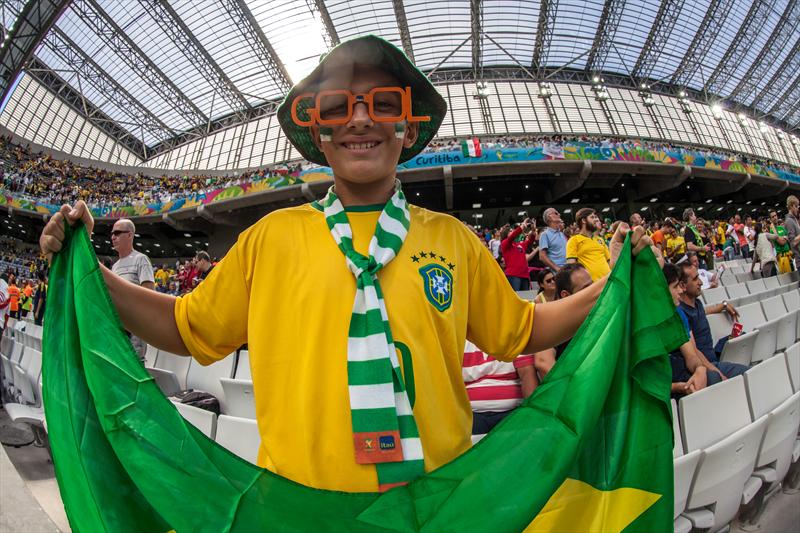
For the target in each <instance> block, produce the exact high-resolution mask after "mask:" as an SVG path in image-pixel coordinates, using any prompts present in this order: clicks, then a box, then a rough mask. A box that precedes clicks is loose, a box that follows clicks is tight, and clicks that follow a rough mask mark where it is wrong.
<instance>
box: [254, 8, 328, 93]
mask: <svg viewBox="0 0 800 533" xmlns="http://www.w3.org/2000/svg"><path fill="white" fill-rule="evenodd" d="M309 5H313V2H306V0H250V1H248V2H247V6H248V7H249V8H250V11H251V12H252V13H253V16H254V17H255V18H256V20H257V21H258V24H259V25H260V26H261V29H262V30H263V31H264V34H265V35H266V36H267V40H269V42H270V44H271V45H272V47H273V48H274V49H275V52H276V53H277V54H278V57H280V58H281V59H282V60H283V64H284V66H285V67H286V70H287V71H288V72H289V75H290V76H291V78H292V79H293V80H294V81H295V82H297V81H300V80H301V79H302V78H303V77H305V76H306V74H308V73H309V72H311V70H313V68H314V67H315V66H316V65H317V63H319V56H320V55H322V54H323V53H325V52H326V51H327V46H326V45H325V38H324V34H325V31H326V30H325V27H324V25H323V24H322V20H321V19H320V17H319V14H318V13H316V12H312V11H311V9H310V8H309Z"/></svg>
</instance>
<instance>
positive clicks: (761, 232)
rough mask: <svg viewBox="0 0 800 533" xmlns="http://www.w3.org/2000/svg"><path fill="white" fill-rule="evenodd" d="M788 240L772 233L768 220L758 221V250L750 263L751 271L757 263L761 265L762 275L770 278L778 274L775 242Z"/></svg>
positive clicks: (756, 236)
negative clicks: (768, 226)
mask: <svg viewBox="0 0 800 533" xmlns="http://www.w3.org/2000/svg"><path fill="white" fill-rule="evenodd" d="M781 241H783V243H785V242H786V239H784V238H783V237H778V236H777V235H775V234H774V233H770V232H769V229H768V228H767V223H766V222H758V223H756V235H755V243H756V250H755V253H754V254H753V262H752V263H750V272H753V270H755V268H756V263H759V264H760V265H761V277H762V278H770V277H772V276H776V275H777V274H778V265H777V260H778V259H777V256H776V255H775V246H774V243H775V242H781Z"/></svg>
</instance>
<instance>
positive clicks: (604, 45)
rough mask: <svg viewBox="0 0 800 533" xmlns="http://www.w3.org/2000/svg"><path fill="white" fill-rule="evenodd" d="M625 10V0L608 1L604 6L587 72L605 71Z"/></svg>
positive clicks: (587, 61)
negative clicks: (604, 67)
mask: <svg viewBox="0 0 800 533" xmlns="http://www.w3.org/2000/svg"><path fill="white" fill-rule="evenodd" d="M624 10H625V0H606V3H605V4H604V5H603V13H602V14H601V15H600V23H599V24H598V25H597V33H595V35H594V41H593V42H592V48H591V51H590V52H589V57H588V59H587V60H586V70H587V71H589V72H598V71H601V70H603V66H605V63H606V59H607V58H608V54H609V52H610V50H611V46H612V45H613V43H614V35H616V33H617V28H618V27H619V22H620V20H622V13H623V11H624ZM623 64H624V63H623Z"/></svg>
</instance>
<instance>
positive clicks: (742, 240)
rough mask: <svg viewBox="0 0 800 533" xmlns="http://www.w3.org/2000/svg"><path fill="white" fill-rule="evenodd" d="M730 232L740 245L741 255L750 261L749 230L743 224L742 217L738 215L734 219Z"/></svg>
mask: <svg viewBox="0 0 800 533" xmlns="http://www.w3.org/2000/svg"><path fill="white" fill-rule="evenodd" d="M728 231H730V232H731V234H732V235H733V238H734V241H735V242H736V244H738V245H739V253H740V254H741V255H742V257H744V258H745V259H750V239H749V233H750V232H749V230H748V228H747V226H745V225H744V224H742V217H740V216H739V215H738V214H736V215H734V217H733V224H731V226H730V228H729V229H728Z"/></svg>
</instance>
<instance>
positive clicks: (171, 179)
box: [0, 136, 800, 217]
mask: <svg viewBox="0 0 800 533" xmlns="http://www.w3.org/2000/svg"><path fill="white" fill-rule="evenodd" d="M481 147H482V149H483V152H484V156H482V157H480V158H466V157H464V160H463V161H461V162H467V163H473V162H474V163H481V162H489V161H494V159H492V158H491V157H490V156H492V157H495V158H497V159H498V161H499V160H501V159H502V160H503V161H505V160H515V159H517V160H519V158H520V157H521V156H520V154H519V153H515V152H514V151H515V150H517V151H519V150H520V149H523V151H524V150H527V151H529V152H530V151H531V150H534V151H535V153H534V152H531V153H530V154H527V155H526V156H525V158H523V159H524V160H538V159H545V160H553V159H590V160H615V161H635V162H656V163H665V164H688V165H696V166H697V165H699V166H704V167H706V168H715V169H723V170H730V171H734V172H743V173H744V172H746V173H751V174H759V175H766V176H771V177H776V178H779V179H789V180H794V181H798V182H800V175H798V172H799V171H798V169H792V168H791V167H789V166H788V165H785V164H783V163H777V162H774V161H766V160H761V159H756V158H753V157H747V156H742V155H738V154H733V153H726V152H721V151H709V150H703V149H700V148H697V147H691V146H679V145H675V144H669V143H656V142H648V141H641V140H637V139H622V138H607V137H602V138H601V137H597V138H590V137H586V136H582V137H576V136H546V137H542V136H538V137H537V136H531V137H508V136H507V137H498V138H484V139H481ZM507 151H508V152H510V153H508V155H507V156H506V157H505V158H502V157H501V156H498V155H497V154H498V153H501V154H502V153H505V152H507ZM444 152H449V153H455V154H456V155H457V154H459V153H460V152H461V141H460V140H458V139H449V140H441V139H440V140H437V141H434V142H432V143H431V144H430V146H428V147H427V148H426V149H425V151H424V152H423V155H424V154H436V153H444ZM0 158H1V159H2V167H0V177H2V181H1V182H0V183H1V185H2V187H1V188H0V203H5V204H7V205H11V206H12V207H18V208H21V209H28V210H32V211H38V212H45V213H46V212H49V213H53V212H55V211H56V210H57V209H58V208H59V207H60V205H62V204H64V203H67V204H72V203H74V202H75V201H77V200H79V199H82V200H84V201H86V202H87V203H88V204H89V205H90V207H91V208H92V210H93V214H94V216H96V217H97V216H115V217H119V216H135V215H145V214H160V213H165V212H170V211H174V210H177V209H180V208H182V207H189V206H192V205H199V204H205V203H209V202H213V201H217V200H220V199H224V198H229V197H235V196H239V195H242V194H248V193H251V192H258V191H263V190H265V189H274V188H278V187H282V186H286V185H292V184H295V183H299V182H303V181H305V180H306V179H322V178H326V177H328V176H325V174H324V171H327V169H324V171H323V172H322V175H321V176H320V175H319V174H320V171H319V170H316V169H315V167H314V166H313V165H310V164H308V163H306V162H302V161H301V162H294V163H292V164H289V165H277V166H274V167H272V168H262V169H259V170H250V171H246V172H244V173H241V174H237V175H232V176H214V175H203V174H193V175H185V176H167V175H161V176H153V175H147V174H143V173H142V172H141V171H140V170H139V169H136V170H134V169H131V173H124V172H122V171H111V170H107V169H101V168H95V167H91V166H81V165H79V164H77V163H74V162H71V161H68V160H61V159H54V158H53V157H51V156H50V155H48V154H44V153H33V152H32V151H31V150H29V149H28V148H26V147H24V146H20V145H18V144H14V143H13V142H11V141H10V139H8V138H5V137H2V138H0ZM442 164H443V163H442V162H441V161H439V158H435V157H433V158H432V157H420V158H417V159H416V160H414V161H412V162H409V163H408V164H406V165H404V166H408V165H411V166H410V167H408V168H418V167H423V166H441V165H442ZM311 174H315V176H314V177H312V176H311Z"/></svg>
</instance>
